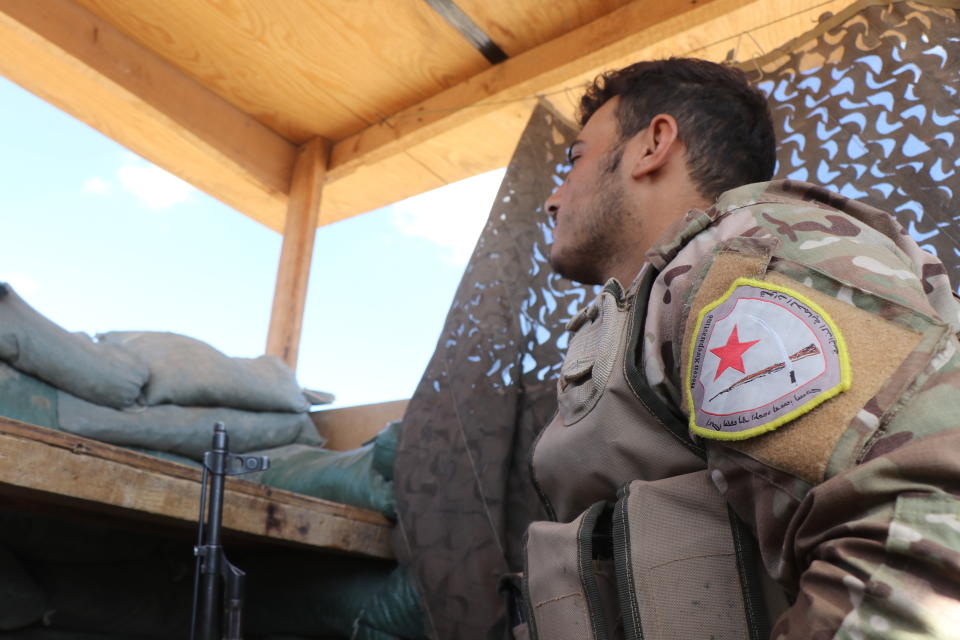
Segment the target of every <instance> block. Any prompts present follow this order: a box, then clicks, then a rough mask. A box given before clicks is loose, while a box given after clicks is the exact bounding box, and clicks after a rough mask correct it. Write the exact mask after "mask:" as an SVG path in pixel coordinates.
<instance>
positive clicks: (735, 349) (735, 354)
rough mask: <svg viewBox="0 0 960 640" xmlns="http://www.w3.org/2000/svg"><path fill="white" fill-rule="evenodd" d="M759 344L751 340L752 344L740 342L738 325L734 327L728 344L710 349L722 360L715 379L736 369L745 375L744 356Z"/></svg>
mask: <svg viewBox="0 0 960 640" xmlns="http://www.w3.org/2000/svg"><path fill="white" fill-rule="evenodd" d="M758 342H760V341H759V340H751V341H750V342H740V336H739V335H737V325H733V331H731V332H730V337H729V338H727V344H725V345H723V346H722V347H717V348H716V349H710V353H712V354H713V355H715V356H717V357H718V358H720V365H719V366H718V367H717V375H716V376H714V378H713V379H714V380H716V379H717V378H719V377H720V374H721V373H723V372H724V371H726V370H727V369H736V370H737V371H739V372H740V373H745V372H744V370H743V354H744V353H745V352H746V351H747V349H749V348H750V347H752V346H753V345H755V344H757V343H758Z"/></svg>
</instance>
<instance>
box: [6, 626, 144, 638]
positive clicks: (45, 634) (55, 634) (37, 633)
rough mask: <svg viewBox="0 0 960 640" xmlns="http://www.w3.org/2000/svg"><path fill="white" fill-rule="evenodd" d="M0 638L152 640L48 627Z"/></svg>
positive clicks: (15, 632)
mask: <svg viewBox="0 0 960 640" xmlns="http://www.w3.org/2000/svg"><path fill="white" fill-rule="evenodd" d="M0 638H6V639H8V640H150V639H149V638H146V637H144V636H131V635H126V634H122V635H117V634H106V633H82V632H77V631H63V630H61V629H50V628H47V627H42V626H41V627H30V628H28V629H21V630H20V631H8V632H0Z"/></svg>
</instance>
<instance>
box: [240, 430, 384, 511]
mask: <svg viewBox="0 0 960 640" xmlns="http://www.w3.org/2000/svg"><path fill="white" fill-rule="evenodd" d="M399 432H400V422H399V421H396V422H390V423H388V424H387V426H386V427H384V428H383V429H382V430H381V431H380V433H378V434H377V435H376V436H375V437H373V438H371V439H370V440H369V441H367V442H366V443H365V444H364V445H363V446H361V447H358V448H356V449H351V450H349V451H331V450H329V449H322V448H319V447H311V446H307V445H302V444H292V445H286V446H284V447H277V448H274V449H266V450H262V451H257V452H255V453H254V454H253V455H265V456H267V457H268V458H270V468H269V469H267V470H266V471H259V472H257V473H252V474H247V475H246V476H244V477H245V478H247V479H249V480H251V481H253V482H261V483H263V484H266V485H269V486H271V487H276V488H278V489H286V490H288V491H293V492H295V493H302V494H305V495H308V496H314V497H317V498H323V499H324V500H331V501H333V502H339V503H341V504H349V505H353V506H355V507H363V508H365V509H373V510H374V511H379V512H380V513H382V514H383V515H385V516H387V517H388V518H391V519H395V518H396V507H395V503H394V500H393V460H394V456H395V455H396V443H397V437H398V434H399Z"/></svg>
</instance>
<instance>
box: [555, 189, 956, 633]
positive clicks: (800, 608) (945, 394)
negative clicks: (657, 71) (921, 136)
mask: <svg viewBox="0 0 960 640" xmlns="http://www.w3.org/2000/svg"><path fill="white" fill-rule="evenodd" d="M647 258H648V264H647V265H646V266H645V268H644V272H641V275H644V274H646V277H648V278H649V277H650V274H651V272H652V273H653V274H655V276H654V279H653V282H652V285H650V286H649V294H648V298H647V300H646V315H645V319H644V320H643V329H642V339H641V341H640V342H641V344H640V345H638V348H637V349H636V351H637V353H636V354H634V355H635V357H636V366H637V367H638V368H639V369H640V370H641V371H642V373H643V375H644V376H645V379H646V383H647V384H648V385H649V388H650V389H651V390H652V392H653V394H654V395H655V396H656V397H657V399H658V400H659V401H661V402H662V403H663V404H664V405H666V406H668V407H670V408H671V410H672V411H673V412H674V413H675V414H676V415H678V416H680V417H681V418H682V419H683V420H684V421H687V422H688V425H689V430H690V436H689V437H690V441H691V442H692V443H693V444H694V445H695V446H699V447H702V448H703V450H704V451H705V452H706V460H707V461H706V466H707V471H706V473H707V474H708V476H709V478H710V481H711V482H712V484H713V486H715V487H716V489H717V490H718V491H719V493H720V494H721V495H722V496H723V498H724V499H725V500H726V502H727V504H728V505H729V506H730V507H731V508H732V509H733V511H735V512H736V514H737V515H738V516H739V518H740V519H741V520H742V521H743V522H745V523H746V524H747V526H748V528H750V529H751V530H752V532H753V534H754V536H755V537H756V539H757V541H758V543H759V548H760V555H761V559H762V564H763V567H764V569H765V571H766V573H767V574H768V575H769V576H770V577H772V578H773V579H774V580H776V581H777V582H778V583H779V584H780V585H781V586H782V588H783V589H784V590H785V592H786V594H787V596H788V598H789V607H788V608H787V609H786V611H785V612H784V613H783V614H782V615H781V616H779V618H778V619H777V620H775V621H774V627H773V634H772V637H773V638H789V639H794V638H869V637H883V638H886V637H955V636H956V634H957V631H956V630H957V629H960V501H958V498H957V496H958V495H960V453H958V452H960V428H958V426H960V425H958V424H957V421H960V389H958V386H960V354H958V349H957V347H958V343H957V338H956V333H957V330H958V327H960V320H958V306H957V303H956V302H955V298H954V296H953V292H952V289H951V286H950V283H949V280H948V278H947V276H946V269H945V268H944V266H943V264H942V263H941V262H940V261H939V260H938V259H937V258H936V257H934V256H932V255H930V254H929V253H927V252H925V251H924V250H922V249H921V248H920V247H919V246H918V245H917V243H916V242H915V241H914V240H912V239H911V238H910V236H909V235H908V234H907V233H906V232H905V231H904V230H903V228H902V227H901V226H900V225H899V224H898V223H897V222H896V221H895V220H894V219H893V218H892V217H890V216H889V215H888V214H886V213H884V212H882V211H879V210H876V209H873V208H872V207H869V206H866V205H864V204H862V203H859V202H856V201H853V200H849V199H847V198H844V197H841V196H839V195H837V194H835V193H832V192H830V191H828V190H825V189H823V188H820V187H816V186H814V185H810V184H805V183H799V182H793V181H777V182H771V183H762V184H755V185H747V186H744V187H740V188H738V189H734V190H732V191H729V192H727V193H725V194H723V195H722V196H721V197H720V198H719V199H718V201H717V203H716V204H715V205H714V206H713V207H711V208H710V209H708V210H707V211H700V210H692V211H690V212H688V213H687V214H686V215H685V216H684V217H683V218H682V219H681V220H679V221H678V222H677V223H676V224H675V225H673V226H672V227H671V228H670V229H669V230H668V231H667V232H666V233H665V234H664V235H663V236H662V238H661V239H660V241H659V242H658V243H656V244H655V246H654V247H653V248H652V249H651V250H650V252H649V253H648V255H647ZM636 286H637V282H635V283H634V285H633V286H632V287H631V289H635V288H636ZM608 288H609V285H608ZM601 401H602V400H601ZM643 404H645V405H647V404H649V403H647V402H644V403H643ZM597 446H603V443H597ZM694 466H695V465H694ZM691 468H693V466H691ZM570 475H571V476H572V477H573V478H572V480H571V482H575V476H576V471H575V470H574V469H571V470H570ZM619 480H620V481H624V482H629V481H630V480H631V478H620V479H619ZM594 497H596V496H594ZM609 497H610V498H611V499H613V496H609ZM581 506H582V505H578V506H577V508H580V507H581ZM548 507H549V505H548ZM561 520H563V518H561ZM674 526H675V527H676V529H677V535H678V536H681V535H683V523H675V525H674Z"/></svg>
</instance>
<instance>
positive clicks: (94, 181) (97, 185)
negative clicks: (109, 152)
mask: <svg viewBox="0 0 960 640" xmlns="http://www.w3.org/2000/svg"><path fill="white" fill-rule="evenodd" d="M111 190H112V185H111V184H110V183H109V182H107V181H106V180H104V179H103V178H99V177H93V178H90V179H89V180H87V181H86V182H84V183H83V192H84V193H95V194H97V195H101V196H103V195H106V194H108V193H110V191H111Z"/></svg>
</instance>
